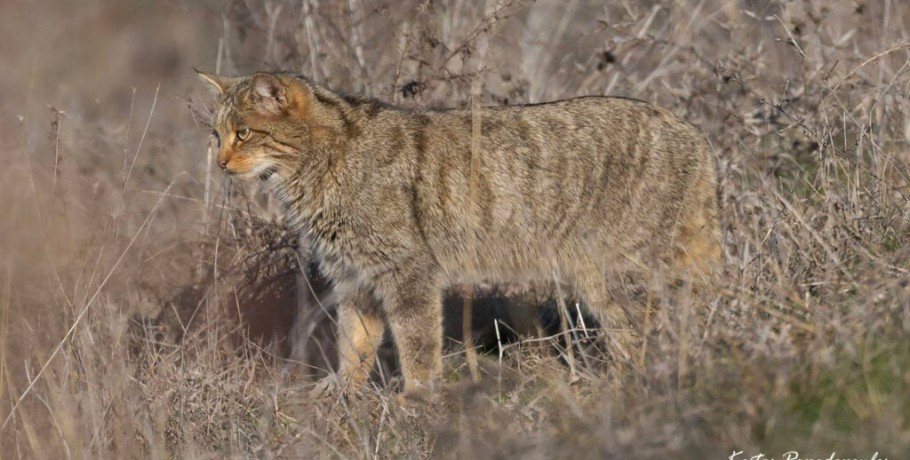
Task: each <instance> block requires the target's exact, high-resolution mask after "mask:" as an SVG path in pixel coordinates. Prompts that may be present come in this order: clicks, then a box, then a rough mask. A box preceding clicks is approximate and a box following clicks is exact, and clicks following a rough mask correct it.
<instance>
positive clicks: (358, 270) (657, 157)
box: [200, 72, 720, 394]
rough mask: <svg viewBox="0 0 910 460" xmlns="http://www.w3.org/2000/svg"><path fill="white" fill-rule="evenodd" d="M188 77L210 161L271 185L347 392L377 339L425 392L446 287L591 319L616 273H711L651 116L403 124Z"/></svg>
mask: <svg viewBox="0 0 910 460" xmlns="http://www.w3.org/2000/svg"><path fill="white" fill-rule="evenodd" d="M200 77H201V78H202V79H203V80H204V81H205V82H206V83H208V84H209V85H210V86H211V87H212V88H213V90H214V91H215V93H216V94H217V105H216V108H215V111H214V120H213V126H214V135H215V136H216V137H217V139H218V140H219V152H218V164H219V165H220V166H221V167H222V168H223V169H224V170H225V171H227V172H228V173H230V174H232V175H235V176H237V177H240V178H243V179H250V180H259V181H262V182H263V183H264V184H265V186H266V187H268V188H269V189H270V191H271V193H273V194H274V195H275V196H276V197H277V198H278V200H279V201H280V202H281V204H282V205H283V207H284V210H285V211H286V217H287V220H288V222H289V223H290V224H291V225H293V226H294V227H296V228H298V229H299V230H300V232H301V234H302V237H303V238H305V239H306V240H307V241H308V243H309V244H310V245H311V246H312V247H313V249H314V251H315V257H316V258H317V260H318V261H319V263H320V266H321V269H322V271H323V272H324V273H325V274H326V275H327V276H328V278H330V279H331V281H332V282H333V284H334V288H335V292H336V294H337V296H338V298H339V306H338V308H339V310H338V347H339V371H338V372H339V374H340V375H341V377H342V378H344V379H345V380H346V381H348V382H361V381H363V380H364V379H366V378H367V377H368V375H369V372H370V369H371V367H372V364H373V362H374V357H375V352H376V348H377V346H378V345H379V342H380V340H381V338H382V335H383V331H384V330H385V328H386V326H388V327H389V328H391V332H392V334H393V336H394V338H395V342H396V345H397V350H398V354H399V359H400V362H401V368H402V374H403V378H404V390H405V394H413V393H420V392H425V391H427V390H429V389H431V388H432V386H433V385H434V382H435V381H436V379H437V378H438V377H439V375H440V372H441V368H442V357H441V346H442V333H441V322H442V313H441V306H440V304H441V295H442V294H441V292H442V289H443V288H444V287H445V286H446V285H447V284H448V283H452V282H471V281H472V280H478V279H487V280H503V281H506V280H529V279H541V278H542V279H550V280H555V281H557V282H560V283H565V284H567V285H571V286H574V287H575V289H576V290H577V292H578V293H579V294H580V295H581V296H582V298H583V299H584V300H585V303H586V304H587V305H588V306H589V308H591V309H593V310H595V311H600V312H601V313H602V314H605V315H606V314H609V310H610V309H609V308H608V304H609V302H608V297H609V293H608V292H609V284H608V283H609V282H610V280H611V279H615V278H616V277H618V276H621V275H622V274H623V273H629V272H635V273H657V272H660V273H667V274H668V275H667V276H669V277H672V278H682V279H686V280H689V281H691V282H692V283H693V284H696V285H697V284H699V283H701V284H705V283H706V281H707V280H708V279H709V278H710V276H711V274H712V273H713V272H714V271H715V268H716V266H717V264H718V261H719V259H720V246H719V230H718V221H717V199H716V193H717V192H716V171H715V167H714V162H713V159H712V157H711V155H710V154H709V153H708V150H707V147H706V144H705V141H704V140H703V139H702V136H701V135H700V134H699V133H698V132H697V131H696V130H695V129H694V128H693V127H691V126H690V125H688V124H686V123H684V122H683V121H681V120H679V119H678V118H677V117H675V116H674V115H672V114H671V113H670V112H669V111H667V110H665V109H662V108H659V107H656V106H653V105H651V104H648V103H645V102H642V101H638V100H632V99H626V98H615V97H579V98H574V99H568V100H562V101H556V102H550V103H543V104H533V105H524V106H512V107H486V108H483V109H481V110H480V111H479V112H477V113H472V112H471V111H470V110H430V109H421V110H413V109H405V108H401V107H396V106H392V105H389V104H385V103H382V102H380V101H377V100H373V99H362V98H358V97H352V96H347V95H343V94H339V93H337V92H334V91H331V90H329V89H327V88H325V87H322V86H320V85H317V84H315V83H313V82H311V81H309V80H307V79H306V78H304V77H300V76H295V75H292V74H287V73H264V72H260V73H256V74H254V75H249V76H243V77H224V76H217V75H210V74H204V73H200ZM478 118H479V120H478ZM477 121H479V123H477ZM478 128H479V129H478Z"/></svg>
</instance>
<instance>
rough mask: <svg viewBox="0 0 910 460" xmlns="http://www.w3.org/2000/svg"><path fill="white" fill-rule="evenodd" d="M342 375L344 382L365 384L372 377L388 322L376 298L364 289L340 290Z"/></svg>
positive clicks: (339, 318)
mask: <svg viewBox="0 0 910 460" xmlns="http://www.w3.org/2000/svg"><path fill="white" fill-rule="evenodd" d="M339 291H340V292H338V295H339V296H340V299H339V303H338V325H337V328H338V374H339V377H340V378H341V382H342V383H343V384H345V385H347V384H362V383H364V382H366V381H367V379H368V378H369V377H370V371H371V370H372V368H373V363H374V362H375V361H376V350H377V348H379V344H380V343H381V342H382V335H383V333H384V332H385V319H384V318H383V317H382V312H381V311H380V309H379V303H378V300H377V299H376V297H375V296H374V295H373V293H372V292H370V291H369V290H368V289H365V288H362V287H352V288H348V287H346V286H344V287H341V288H340V289H339Z"/></svg>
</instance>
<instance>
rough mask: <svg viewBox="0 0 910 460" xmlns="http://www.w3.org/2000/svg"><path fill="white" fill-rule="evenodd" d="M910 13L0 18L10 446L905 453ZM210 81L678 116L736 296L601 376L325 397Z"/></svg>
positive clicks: (281, 244)
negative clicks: (708, 195)
mask: <svg viewBox="0 0 910 460" xmlns="http://www.w3.org/2000/svg"><path fill="white" fill-rule="evenodd" d="M908 23H910V5H907V4H905V3H904V2H900V1H894V0H877V1H870V0H856V1H853V0H844V1H838V2H829V1H824V0H803V1H778V0H647V1H636V2H631V1H622V0H603V1H590V0H560V1H557V0H537V1H531V0H420V1H418V0H406V1H391V0H343V1H326V0H288V1H278V0H275V1H270V0H225V1H214V0H201V1H189V0H128V1H122V0H80V1H67V0H3V1H2V2H0V57H2V65H0V134H2V135H0V155H2V158H3V160H4V161H3V163H2V165H3V166H2V167H0V216H2V217H0V272H2V273H0V281H2V282H0V417H2V418H3V428H2V429H0V452H2V456H5V457H10V458H13V457H16V458H20V457H22V458H35V457H36V458H44V457H48V458H61V457H67V458H70V457H77V458H79V457H91V458H103V457H111V458H132V457H155V458H158V457H175V456H176V457H189V458H209V457H217V458H222V457H251V456H256V457H263V458H274V457H302V456H319V457H357V458H362V457H369V458H371V457H397V456H405V455H407V456H434V457H446V456H453V457H463V456H467V455H471V456H478V457H490V456H500V457H502V456H513V455H514V456H518V455H522V456H527V457H530V458H537V457H540V458H559V457H566V458H568V457H571V458H586V457H590V458H614V457H615V458H633V457H635V458H649V457H654V458H656V457H666V456H667V455H674V456H677V457H681V458H703V457H704V456H708V455H710V456H712V457H718V456H720V457H722V458H726V456H729V455H730V453H731V451H732V450H738V451H745V452H746V453H747V454H749V455H755V454H757V453H759V452H760V451H763V452H765V454H766V455H782V453H783V452H786V451H792V450H796V451H799V452H800V454H803V453H805V454H806V455H811V456H813V458H814V457H821V458H827V456H828V455H829V454H830V453H831V451H834V450H836V451H837V452H838V454H840V453H844V455H845V457H846V456H847V454H849V456H850V458H853V457H857V458H871V457H872V454H873V453H874V452H876V451H877V452H880V455H879V458H882V457H885V456H886V454H888V455H891V458H898V457H899V455H900V453H901V452H903V453H906V452H908V449H910V426H908V418H910V398H908V397H907V394H906V391H905V389H906V388H907V387H908V386H910V346H908V344H910V342H908V341H907V340H906V338H907V333H908V331H910V300H908V299H910V288H908V271H910V265H908V262H907V261H908V260H910V249H908V248H910V246H908V239H910V206H908V201H907V196H908V193H910V168H908V164H910V149H908V141H910V121H908V120H910V117H908V110H910V99H908V94H910V76H908V74H907V70H908V67H910V31H908V30H907V28H906V24H908ZM193 68H197V69H199V70H203V71H207V72H218V73H222V74H228V75H239V74H246V73H251V72H254V71H256V70H288V71H294V72H299V73H301V74H304V75H306V76H308V77H309V78H311V79H313V80H314V81H316V82H317V83H320V84H323V85H327V86H329V87H331V88H334V89H337V90H344V91H347V92H351V93H356V94H363V95H366V96H371V97H377V98H380V99H382V100H384V101H388V102H392V103H396V104H400V105H404V106H408V107H425V106H439V107H469V106H470V104H471V100H472V94H476V95H477V96H478V97H479V98H480V101H482V103H483V104H485V105H498V104H521V103H535V102H542V101H549V100H555V99H561V98H567V97H572V96H579V95H601V94H609V95H618V96H626V97H634V98H639V99H643V100H646V101H649V102H653V103H656V104H659V105H662V106H665V107H667V108H669V109H670V110H672V111H674V112H675V113H676V114H678V115H679V116H680V117H682V118H684V119H686V120H688V121H689V122H691V123H692V124H693V125H695V126H697V127H698V128H699V129H701V130H702V131H703V132H704V133H705V135H706V138H707V139H708V141H709V143H710V144H711V147H712V151H713V154H714V155H715V157H716V160H717V164H718V168H719V172H720V177H721V181H720V189H719V199H720V202H721V209H722V222H723V227H724V240H725V246H724V247H725V251H724V252H725V254H724V258H725V271H726V277H725V281H724V283H722V284H723V285H722V286H718V292H716V293H712V294H710V295H706V296H704V298H698V299H692V300H691V301H688V302H682V303H672V302H668V301H666V299H663V300H660V299H659V300H658V301H657V303H656V305H655V308H654V310H653V311H650V310H649V311H647V312H642V311H632V312H629V316H630V320H631V322H630V325H629V326H628V327H629V328H630V329H633V330H634V332H633V335H634V336H635V337H636V341H635V342H634V343H635V345H634V349H633V350H632V352H631V353H630V354H629V355H628V356H621V357H618V358H614V359H612V360H607V361H609V362H606V363H603V362H601V361H604V360H603V359H602V358H597V357H596V356H593V355H591V356H589V355H588V354H586V353H588V352H586V351H585V350H583V349H578V350H576V354H577V356H575V357H574V358H573V359H575V360H578V363H577V364H578V367H579V369H574V367H575V366H574V365H573V366H572V367H573V370H572V371H571V372H570V370H569V368H568V365H567V362H568V360H569V358H568V351H569V350H570V349H571V348H572V347H571V346H570V345H567V343H566V342H565V341H564V340H562V341H561V340H557V339H552V340H550V342H551V343H550V345H551V346H550V347H549V348H547V347H539V346H537V345H536V344H537V343H538V342H516V343H515V344H513V345H511V346H509V348H508V349H507V350H502V351H503V353H501V354H500V351H501V347H502V344H497V343H496V342H495V341H494V342H493V348H492V352H491V354H489V355H484V356H483V357H482V361H483V362H482V364H483V366H482V367H483V369H484V371H483V378H482V379H481V383H480V384H479V386H478V387H476V388H475V387H471V389H470V390H464V391H453V394H452V395H451V399H450V400H449V402H448V403H446V404H442V405H441V406H438V407H434V408H433V409H432V411H431V412H430V413H429V414H423V415H409V414H406V413H403V412H401V411H400V410H399V409H398V408H397V406H396V404H395V403H394V391H393V389H394V376H391V375H381V376H378V377H377V380H378V381H381V382H386V383H387V385H378V386H371V387H370V388H369V389H367V390H365V391H363V392H361V394H358V395H353V396H351V397H349V398H348V399H345V400H343V401H342V400H327V399H319V398H312V397H309V396H307V395H306V393H305V392H304V391H303V390H302V388H304V387H305V381H306V379H304V378H302V377H301V375H311V374H318V372H316V371H314V370H311V369H309V368H307V365H308V363H303V364H302V365H301V363H300V362H298V363H297V364H298V366H297V367H298V368H300V367H302V368H303V369H302V370H301V369H296V370H294V369H295V367H294V366H290V365H289V361H287V359H286V358H287V357H288V356H291V355H293V349H292V348H293V343H292V342H293V340H294V337H297V338H298V339H299V338H300V337H304V338H306V339H307V340H308V341H307V345H306V347H308V348H307V350H306V353H307V356H309V357H312V356H317V357H323V356H328V355H330V354H331V350H329V349H327V348H326V347H331V344H330V341H331V338H330V335H331V322H330V318H329V317H328V316H326V315H322V316H320V313H319V311H317V310H312V311H314V312H315V313H313V315H314V316H313V318H312V321H308V322H304V323H302V324H301V323H300V322H298V324H297V326H295V328H302V329H297V330H292V329H291V325H292V324H294V315H295V312H296V309H297V306H298V304H299V303H301V302H304V303H307V305H309V306H310V307H314V306H316V305H318V304H319V302H317V300H318V299H320V296H322V295H324V294H325V289H326V287H325V286H324V285H322V284H320V283H321V280H320V279H319V277H318V275H316V274H311V276H310V280H311V282H312V283H313V284H314V289H313V291H314V292H311V294H312V295H311V296H310V297H307V299H305V300H303V301H302V300H301V299H300V294H299V293H300V292H301V288H300V287H299V286H296V284H295V283H296V282H295V278H296V274H297V273H299V272H300V271H301V267H304V271H305V270H306V269H307V267H308V263H309V261H307V260H305V258H304V259H301V258H300V257H298V256H297V255H296V250H297V249H298V248H297V243H296V241H295V238H294V237H293V235H291V234H290V233H289V232H288V231H287V230H286V229H285V228H284V227H283V226H282V224H281V221H280V218H279V215H278V213H277V212H276V207H275V206H274V205H273V204H272V203H270V202H269V198H268V197H267V196H264V195H262V194H261V193H259V191H258V190H257V189H256V187H255V185H253V186H245V185H243V184H237V183H236V182H235V183H229V182H227V181H225V180H224V178H223V177H222V176H221V173H220V171H218V170H217V168H215V167H214V163H213V161H212V153H213V152H212V151H211V149H210V144H209V142H210V139H209V132H210V127H209V126H208V123H209V120H208V113H209V112H208V111H209V110H210V109H211V106H212V100H211V96H210V95H209V94H208V93H207V91H206V89H205V88H204V87H203V85H201V84H199V82H198V80H197V77H196V75H195V72H194V71H193ZM307 289H309V287H307ZM497 292H498V294H496V295H494V296H492V298H493V300H490V299H486V300H485V301H488V302H493V303H495V304H496V305H500V304H502V305H500V306H498V307H497V308H500V307H501V308H502V309H504V310H503V311H505V310H508V306H507V305H506V304H525V303H532V304H535V305H537V304H540V303H541V299H537V298H535V299H532V300H528V299H526V298H524V297H522V296H521V295H516V294H515V293H514V292H512V291H509V290H508V289H505V290H504V291H502V292H499V291H497ZM455 305H458V302H455ZM534 312H535V313H534V314H535V315H536V314H537V313H536V312H537V310H534ZM454 321H460V319H458V318H455V319H454ZM487 325H488V326H489V323H488V324H487ZM455 329H458V328H455ZM480 332H481V331H479V333H480ZM289 333H290V334H291V339H289V338H288V334H289ZM487 333H489V331H487ZM488 337H489V335H488ZM299 352H300V353H303V351H299ZM298 361H299V360H298ZM323 362H324V359H323ZM390 366H392V367H389V368H388V371H389V372H392V369H393V365H390ZM447 366H448V368H449V369H450V370H451V376H452V379H451V380H452V382H455V381H459V380H460V381H462V382H465V381H470V377H469V376H467V374H465V368H464V363H463V357H462V356H461V354H460V353H459V352H457V351H453V352H452V354H451V355H450V356H448V357H447ZM570 374H571V375H570ZM459 375H460V378H458V377H457V376H459ZM570 381H572V383H569V382H570ZM453 385H455V384H454V383H453ZM458 388H460V387H458ZM469 420H470V422H469Z"/></svg>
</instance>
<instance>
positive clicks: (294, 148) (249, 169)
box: [197, 71, 326, 179]
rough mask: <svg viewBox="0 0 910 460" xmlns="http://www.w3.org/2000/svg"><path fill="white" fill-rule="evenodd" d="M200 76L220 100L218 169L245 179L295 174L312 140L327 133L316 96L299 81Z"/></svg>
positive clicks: (273, 77)
mask: <svg viewBox="0 0 910 460" xmlns="http://www.w3.org/2000/svg"><path fill="white" fill-rule="evenodd" d="M197 73H198V74H199V77H200V78H201V79H202V80H203V81H204V82H205V83H207V84H208V85H209V87H210V88H211V89H212V90H213V92H214V93H215V94H216V96H217V104H216V107H215V110H214V116H213V120H212V127H213V133H212V134H213V136H215V138H216V139H217V143H218V165H219V166H221V168H222V169H224V170H225V171H227V172H228V173H231V174H234V175H237V176H238V177H240V178H242V179H251V178H256V177H258V178H260V179H267V178H270V177H272V176H273V175H276V174H277V175H281V174H287V173H288V172H290V171H293V170H295V169H297V167H296V165H297V163H298V162H299V159H300V157H301V156H302V155H304V154H305V152H306V151H307V150H308V149H309V148H310V147H311V146H312V145H313V141H314V139H313V136H314V135H318V134H319V132H320V131H321V130H324V129H325V128H326V127H325V126H323V125H324V124H325V123H321V122H320V121H319V120H318V119H317V118H316V117H314V111H313V110H312V108H311V107H310V106H311V105H312V104H313V102H314V100H313V96H312V90H311V88H309V85H308V84H307V83H306V82H305V81H304V80H302V79H300V78H297V77H294V76H290V75H285V74H272V73H265V72H260V73H256V74H254V75H249V76H243V77H225V76H219V75H212V74H206V73H202V72H198V71H197Z"/></svg>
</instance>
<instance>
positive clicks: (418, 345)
mask: <svg viewBox="0 0 910 460" xmlns="http://www.w3.org/2000/svg"><path fill="white" fill-rule="evenodd" d="M439 275H440V273H439V270H438V269H437V268H436V266H435V265H433V264H432V263H417V262H413V261H411V262H409V263H405V264H401V265H400V266H399V268H398V269H396V270H395V271H394V272H393V273H391V274H389V275H388V276H385V277H383V279H380V280H378V281H377V294H379V296H380V300H381V301H382V307H383V311H384V312H385V315H386V318H387V320H388V323H389V327H390V328H391V329H392V335H393V336H394V338H395V344H396V346H397V349H398V358H399V361H400V362H401V373H402V376H403V377H404V392H405V396H415V397H422V396H424V395H425V394H426V393H429V392H432V390H433V387H434V385H435V384H436V382H437V379H439V377H440V374H441V372H442V290H441V288H440V283H439V279H440V276H439Z"/></svg>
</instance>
